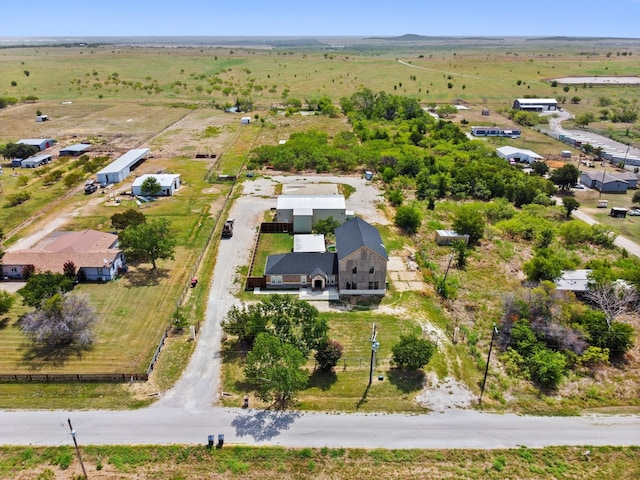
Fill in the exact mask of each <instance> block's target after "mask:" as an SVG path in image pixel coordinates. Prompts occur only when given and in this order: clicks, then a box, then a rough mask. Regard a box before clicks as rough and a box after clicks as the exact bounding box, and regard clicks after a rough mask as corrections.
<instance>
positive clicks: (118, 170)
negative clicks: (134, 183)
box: [96, 148, 149, 185]
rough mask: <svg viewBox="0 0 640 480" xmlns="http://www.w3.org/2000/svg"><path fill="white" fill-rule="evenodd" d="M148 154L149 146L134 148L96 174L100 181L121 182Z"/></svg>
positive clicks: (106, 182) (102, 182) (105, 182)
mask: <svg viewBox="0 0 640 480" xmlns="http://www.w3.org/2000/svg"><path fill="white" fill-rule="evenodd" d="M148 154H149V149H148V148H134V149H133V150H129V151H128V152H127V153H125V154H124V155H122V156H121V157H119V158H117V159H116V160H114V161H113V162H111V163H110V164H109V165H107V166H106V167H104V168H103V169H102V170H100V171H99V172H98V173H97V174H96V176H97V178H98V183H100V184H101V185H102V184H105V185H108V184H110V183H120V182H122V181H124V179H125V178H127V176H128V175H129V174H130V173H131V172H132V171H133V170H135V168H136V167H137V166H138V165H140V164H141V163H142V162H144V159H145V158H147V155H148Z"/></svg>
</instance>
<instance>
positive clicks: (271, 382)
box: [244, 333, 309, 407]
mask: <svg viewBox="0 0 640 480" xmlns="http://www.w3.org/2000/svg"><path fill="white" fill-rule="evenodd" d="M306 361H307V359H306V357H305V356H304V355H303V353H302V352H301V351H300V350H298V349H297V348H296V347H294V346H293V345H291V344H289V343H286V342H283V341H282V340H281V339H279V338H277V337H276V336H275V335H272V334H270V333H261V334H259V335H258V336H257V337H256V341H255V344H254V346H253V350H251V352H249V354H248V355H247V363H246V367H245V369H244V374H245V376H246V378H247V380H248V381H249V382H251V383H253V384H254V385H255V386H256V391H257V394H258V396H259V397H260V399H262V400H263V401H271V400H273V399H275V401H276V403H278V404H279V405H280V406H281V407H286V406H287V404H288V403H289V402H291V401H292V400H293V399H294V398H295V396H296V394H297V393H298V392H299V391H300V390H302V389H304V388H305V387H306V385H307V382H308V380H309V373H308V372H307V371H306V370H304V369H303V368H302V367H303V366H304V364H305V363H306Z"/></svg>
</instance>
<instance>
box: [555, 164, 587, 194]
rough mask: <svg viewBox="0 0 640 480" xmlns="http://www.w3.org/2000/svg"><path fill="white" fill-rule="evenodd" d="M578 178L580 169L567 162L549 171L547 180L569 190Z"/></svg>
mask: <svg viewBox="0 0 640 480" xmlns="http://www.w3.org/2000/svg"><path fill="white" fill-rule="evenodd" d="M579 178H580V171H579V170H578V169H577V167H576V166H575V165H572V164H570V163H567V164H566V165H563V166H562V167H560V168H558V169H556V170H554V171H553V172H551V175H550V177H549V180H551V181H552V182H553V183H554V184H555V185H558V186H559V187H560V188H561V189H562V190H569V189H570V188H571V187H572V186H574V185H575V184H576V183H578V179H579Z"/></svg>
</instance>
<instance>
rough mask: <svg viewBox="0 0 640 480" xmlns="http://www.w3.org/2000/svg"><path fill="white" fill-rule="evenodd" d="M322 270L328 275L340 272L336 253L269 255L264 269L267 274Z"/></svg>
mask: <svg viewBox="0 0 640 480" xmlns="http://www.w3.org/2000/svg"><path fill="white" fill-rule="evenodd" d="M318 270H321V271H322V272H324V273H325V274H326V275H336V274H337V273H338V260H337V257H336V254H335V253H317V252H301V253H280V254H277V255H269V256H268V257H267V265H266V266H265V269H264V274H265V275H309V274H312V273H313V274H316V273H318Z"/></svg>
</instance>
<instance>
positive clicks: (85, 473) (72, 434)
mask: <svg viewBox="0 0 640 480" xmlns="http://www.w3.org/2000/svg"><path fill="white" fill-rule="evenodd" d="M67 421H68V422H69V430H71V438H73V444H74V445H75V446H76V453H77V454H78V460H79V461H80V466H81V467H82V473H83V474H84V478H85V480H87V479H88V478H89V477H87V471H86V470H85V469H84V463H82V455H80V449H79V448H78V441H77V440H76V431H75V430H74V429H73V427H72V426H71V419H70V418H68V419H67Z"/></svg>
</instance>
